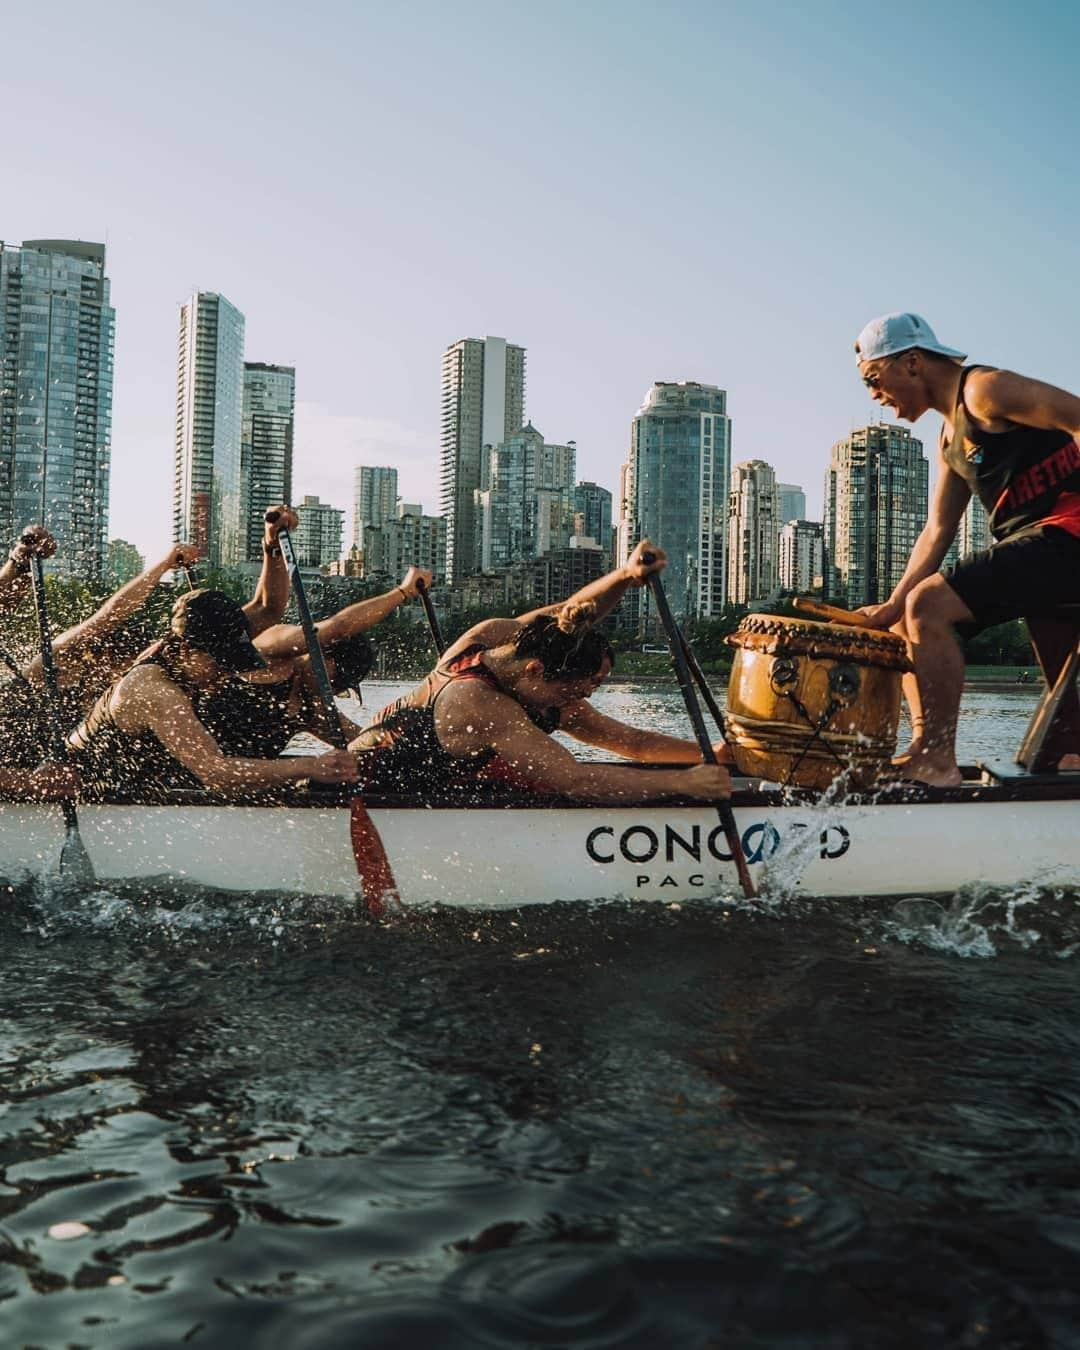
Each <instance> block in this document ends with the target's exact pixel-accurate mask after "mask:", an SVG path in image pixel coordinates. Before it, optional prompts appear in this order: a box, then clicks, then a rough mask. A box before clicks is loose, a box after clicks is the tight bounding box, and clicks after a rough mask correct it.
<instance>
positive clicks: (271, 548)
mask: <svg viewBox="0 0 1080 1350" xmlns="http://www.w3.org/2000/svg"><path fill="white" fill-rule="evenodd" d="M263 553H265V554H266V556H267V557H268V558H280V557H281V545H280V544H271V543H269V542H268V541H267V540H266V539H264V540H263Z"/></svg>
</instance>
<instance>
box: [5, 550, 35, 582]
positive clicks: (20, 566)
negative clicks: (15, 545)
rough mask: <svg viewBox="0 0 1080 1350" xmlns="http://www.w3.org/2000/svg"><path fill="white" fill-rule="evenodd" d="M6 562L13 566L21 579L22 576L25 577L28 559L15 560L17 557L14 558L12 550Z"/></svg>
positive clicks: (28, 565)
mask: <svg viewBox="0 0 1080 1350" xmlns="http://www.w3.org/2000/svg"><path fill="white" fill-rule="evenodd" d="M8 562H10V563H12V564H13V565H14V567H15V571H16V572H18V574H19V575H20V576H23V577H24V576H26V575H27V573H28V572H29V571H30V559H29V558H17V557H16V556H15V550H14V549H12V550H11V552H10V553H9V554H8Z"/></svg>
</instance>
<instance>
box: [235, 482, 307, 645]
mask: <svg viewBox="0 0 1080 1350" xmlns="http://www.w3.org/2000/svg"><path fill="white" fill-rule="evenodd" d="M266 514H267V516H273V520H267V521H266V522H265V523H264V526H263V550H262V555H263V557H262V569H261V571H260V572H259V580H258V581H257V582H256V585H255V594H254V595H253V596H252V597H251V599H250V600H249V601H248V602H247V604H246V605H245V606H244V615H245V617H246V618H247V626H248V632H249V633H250V634H251V636H252V637H258V636H259V634H260V633H264V632H265V631H266V630H267V629H268V628H270V627H272V626H273V625H274V624H276V623H279V622H280V620H281V616H282V615H283V614H284V613H285V607H286V605H287V604H288V603H289V573H288V569H287V568H286V566H285V559H284V558H283V557H282V554H281V545H280V544H279V543H278V541H277V538H278V534H279V532H280V531H281V530H283V529H284V530H295V529H296V527H297V525H298V524H299V517H298V516H297V514H296V512H295V511H293V510H291V509H290V508H289V507H288V506H272V507H271V508H270V510H269V511H267V513H266Z"/></svg>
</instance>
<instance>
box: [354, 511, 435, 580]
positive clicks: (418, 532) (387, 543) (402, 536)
mask: <svg viewBox="0 0 1080 1350" xmlns="http://www.w3.org/2000/svg"><path fill="white" fill-rule="evenodd" d="M413 566H415V567H426V568H427V569H428V570H429V571H431V572H433V573H434V575H435V582H436V584H439V583H441V582H442V581H444V580H445V578H446V521H445V520H444V519H443V518H442V516H425V515H424V514H423V513H422V512H421V510H420V508H419V507H418V506H409V505H407V504H405V503H401V504H399V506H398V511H397V516H396V518H394V519H391V520H384V521H382V522H381V523H380V524H378V525H368V526H365V527H364V575H365V576H367V577H372V576H384V577H390V578H392V579H393V580H394V581H397V580H398V579H399V578H401V577H403V576H404V575H405V573H406V572H407V571H408V569H409V568H410V567H413Z"/></svg>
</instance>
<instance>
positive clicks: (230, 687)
mask: <svg viewBox="0 0 1080 1350" xmlns="http://www.w3.org/2000/svg"><path fill="white" fill-rule="evenodd" d="M431 581H432V575H431V573H430V572H428V571H426V570H425V569H424V568H421V567H410V568H409V570H408V572H407V573H406V574H405V576H404V578H403V579H402V581H401V584H400V585H399V586H395V587H394V588H393V590H390V591H387V592H386V594H385V595H376V596H372V597H371V598H370V599H367V600H359V601H357V602H356V603H355V604H352V605H347V606H346V607H345V608H344V609H340V610H338V612H337V613H336V614H332V615H330V617H329V618H328V619H321V620H320V621H319V622H318V623H317V624H316V625H315V632H316V634H317V636H318V638H319V645H320V646H321V647H322V649H323V656H324V659H325V661H326V672H327V674H328V675H329V677H330V684H331V687H332V688H333V691H334V693H335V694H347V693H350V692H352V693H354V694H355V695H356V696H357V697H359V695H360V685H361V683H362V681H363V680H364V678H365V676H366V675H367V673H368V671H369V670H370V669H371V667H372V665H373V664H374V661H375V650H374V648H373V647H372V645H371V643H370V642H369V641H368V639H367V637H366V636H365V634H366V632H367V631H368V630H369V629H371V628H374V627H375V625H376V624H378V623H381V622H382V621H383V619H385V618H386V617H387V616H388V615H389V614H391V613H392V612H393V611H394V610H395V609H397V608H398V606H399V605H403V604H408V603H409V601H411V600H413V599H415V598H416V595H417V585H418V583H420V582H423V584H424V585H425V586H430V585H431ZM255 649H256V651H257V652H258V653H259V655H260V656H261V657H262V660H263V665H262V667H261V668H260V669H258V670H252V671H249V672H247V673H245V674H244V675H242V676H241V677H240V678H239V679H236V680H230V681H228V682H227V683H225V684H223V685H222V686H221V687H220V688H219V689H218V690H217V691H216V692H215V693H214V694H213V695H211V697H210V698H209V699H208V700H207V701H206V702H205V703H204V705H203V712H202V714H201V716H202V718H203V721H204V722H205V724H206V726H207V727H208V728H209V729H210V731H211V732H212V733H213V735H214V738H215V739H216V740H217V742H218V744H219V745H220V746H221V748H222V750H223V751H224V753H225V754H227V755H246V756H248V757H249V758H253V759H272V758H273V757H274V756H275V755H280V754H281V752H282V751H283V750H284V749H285V747H286V746H287V745H288V743H289V741H290V740H292V738H293V737H294V736H296V735H297V734H299V733H300V732H308V733H309V734H311V735H313V736H318V737H320V738H321V739H326V738H327V735H328V728H327V725H326V711H325V707H324V705H323V702H322V698H321V696H320V694H319V688H318V685H317V683H316V681H315V674H314V671H313V670H312V668H311V657H310V656H309V655H308V654H307V643H306V641H305V638H304V630H303V629H302V628H301V627H300V625H299V624H285V623H278V624H274V625H273V626H272V627H270V628H267V629H266V630H265V632H262V633H260V634H259V635H258V636H257V637H256V638H255ZM337 716H338V720H339V722H340V725H341V730H342V731H343V732H344V735H345V739H346V740H351V739H352V738H353V737H354V736H356V735H357V734H358V733H359V731H360V728H359V726H357V725H356V724H354V723H353V722H352V721H351V720H350V719H349V718H348V717H346V716H345V714H344V713H343V712H341V711H340V710H338V712H337Z"/></svg>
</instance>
